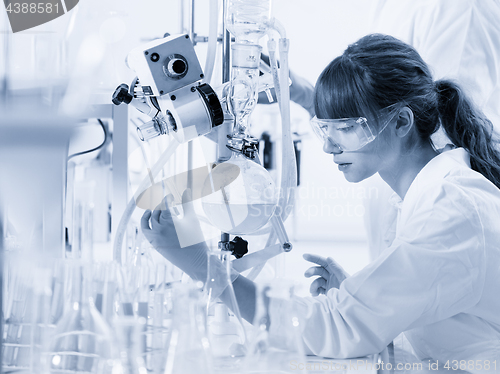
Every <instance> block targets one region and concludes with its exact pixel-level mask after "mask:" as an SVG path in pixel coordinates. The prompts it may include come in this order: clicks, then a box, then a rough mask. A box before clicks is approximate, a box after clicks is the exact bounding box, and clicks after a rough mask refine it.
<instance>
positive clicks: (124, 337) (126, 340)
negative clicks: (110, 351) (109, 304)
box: [113, 316, 147, 374]
mask: <svg viewBox="0 0 500 374" xmlns="http://www.w3.org/2000/svg"><path fill="white" fill-rule="evenodd" d="M145 323H146V321H145V320H144V318H136V317H134V316H118V317H117V318H116V319H115V320H114V323H113V326H114V330H115V332H116V336H117V338H118V339H117V340H118V343H119V346H120V348H119V349H120V360H119V364H118V365H117V366H119V367H120V370H117V372H119V373H121V374H145V373H147V370H146V366H145V363H144V358H143V355H142V343H141V331H142V330H143V326H144V324H145ZM115 369H117V367H116V366H115Z"/></svg>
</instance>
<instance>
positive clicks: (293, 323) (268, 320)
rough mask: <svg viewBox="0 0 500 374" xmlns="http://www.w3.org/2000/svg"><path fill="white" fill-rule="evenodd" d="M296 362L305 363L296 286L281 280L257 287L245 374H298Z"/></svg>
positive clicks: (302, 371)
mask: <svg viewBox="0 0 500 374" xmlns="http://www.w3.org/2000/svg"><path fill="white" fill-rule="evenodd" d="M293 362H296V363H305V362H306V359H305V354H304V348H303V345H302V340H301V337H300V324H299V319H298V317H297V315H296V314H295V310H294V307H293V286H292V285H291V284H289V283H287V282H286V281H285V280H279V279H275V280H274V281H273V282H272V283H268V284H257V291H256V308H255V318H254V334H253V336H252V337H251V338H250V343H249V349H248V353H247V356H246V358H245V363H244V368H243V373H247V374H249V373H259V374H264V373H266V374H278V373H295V372H297V369H296V368H293V366H292V365H291V364H292V363H293ZM299 372H301V373H303V374H304V373H306V371H305V370H299Z"/></svg>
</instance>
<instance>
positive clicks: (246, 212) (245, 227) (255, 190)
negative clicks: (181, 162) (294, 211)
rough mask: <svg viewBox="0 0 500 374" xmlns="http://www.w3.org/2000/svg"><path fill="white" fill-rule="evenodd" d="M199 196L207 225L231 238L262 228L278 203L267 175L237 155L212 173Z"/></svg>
mask: <svg viewBox="0 0 500 374" xmlns="http://www.w3.org/2000/svg"><path fill="white" fill-rule="evenodd" d="M235 166H236V168H235ZM202 196H203V197H202V199H201V201H202V206H203V210H204V212H205V214H206V216H207V218H208V220H209V221H210V223H212V225H213V226H215V227H217V228H218V229H219V230H221V231H222V232H226V233H228V234H232V235H243V234H251V233H253V232H255V231H257V230H258V229H260V228H261V227H263V226H264V225H265V224H266V223H267V222H268V221H269V219H270V218H271V216H272V215H273V213H274V210H275V208H276V204H277V201H278V197H277V190H276V188H275V183H274V181H273V179H272V178H271V175H270V174H269V172H268V171H267V170H266V169H264V168H263V167H262V166H261V165H259V164H257V163H256V162H254V161H252V160H250V159H249V158H247V157H245V156H244V155H243V154H241V153H240V152H233V154H232V156H231V158H230V159H229V160H228V161H226V162H223V163H221V164H218V165H217V166H215V168H213V169H212V171H211V172H210V173H209V175H208V177H207V179H206V180H205V182H204V184H203V189H202Z"/></svg>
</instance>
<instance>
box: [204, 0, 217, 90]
mask: <svg viewBox="0 0 500 374" xmlns="http://www.w3.org/2000/svg"><path fill="white" fill-rule="evenodd" d="M218 5H219V4H218V0H210V10H209V11H210V23H209V26H208V51H207V59H206V60H205V81H206V82H207V83H210V81H211V80H212V74H213V72H214V66H215V55H216V53H217V29H218V26H219V7H218Z"/></svg>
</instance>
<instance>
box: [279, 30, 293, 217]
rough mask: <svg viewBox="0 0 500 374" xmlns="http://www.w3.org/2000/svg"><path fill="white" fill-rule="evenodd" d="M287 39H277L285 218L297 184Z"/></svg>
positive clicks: (282, 200)
mask: <svg viewBox="0 0 500 374" xmlns="http://www.w3.org/2000/svg"><path fill="white" fill-rule="evenodd" d="M288 46H289V41H288V39H284V38H281V39H280V41H279V49H280V58H281V68H280V70H279V72H280V91H281V95H280V96H281V106H280V109H281V125H282V144H281V149H282V160H283V161H282V166H281V192H282V194H281V195H280V201H279V202H278V204H279V206H280V208H281V212H280V213H281V219H282V220H283V221H285V220H286V218H287V217H288V215H289V214H290V211H291V207H292V204H293V202H294V192H295V187H296V186H297V163H296V161H295V150H294V147H293V139H292V131H291V126H290V87H289V85H288V79H289V78H288V77H289V69H288Z"/></svg>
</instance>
